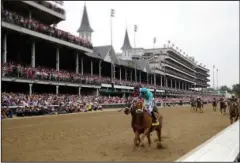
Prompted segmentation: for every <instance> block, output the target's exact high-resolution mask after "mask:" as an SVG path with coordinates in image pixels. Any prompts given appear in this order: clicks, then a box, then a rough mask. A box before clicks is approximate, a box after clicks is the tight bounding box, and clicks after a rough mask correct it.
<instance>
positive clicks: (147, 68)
mask: <svg viewBox="0 0 240 163" xmlns="http://www.w3.org/2000/svg"><path fill="white" fill-rule="evenodd" d="M136 62H137V64H138V67H139V69H140V70H142V71H144V72H151V68H150V66H149V62H148V60H145V59H141V60H137V61H136Z"/></svg>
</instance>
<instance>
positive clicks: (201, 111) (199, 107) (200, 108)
mask: <svg viewBox="0 0 240 163" xmlns="http://www.w3.org/2000/svg"><path fill="white" fill-rule="evenodd" d="M198 109H199V111H200V113H203V101H202V100H201V99H200V98H197V106H196V111H197V110H198Z"/></svg>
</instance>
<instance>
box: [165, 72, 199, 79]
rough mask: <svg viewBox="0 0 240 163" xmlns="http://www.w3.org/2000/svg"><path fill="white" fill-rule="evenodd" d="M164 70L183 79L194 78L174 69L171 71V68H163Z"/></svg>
mask: <svg viewBox="0 0 240 163" xmlns="http://www.w3.org/2000/svg"><path fill="white" fill-rule="evenodd" d="M165 72H166V73H168V74H172V75H174V76H177V77H179V78H183V79H186V80H189V81H193V82H195V79H194V78H191V77H188V76H186V75H182V74H180V73H178V72H176V71H173V70H171V69H165Z"/></svg>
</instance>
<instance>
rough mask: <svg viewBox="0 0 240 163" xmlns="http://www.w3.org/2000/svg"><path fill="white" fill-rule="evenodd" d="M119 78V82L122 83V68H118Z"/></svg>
mask: <svg viewBox="0 0 240 163" xmlns="http://www.w3.org/2000/svg"><path fill="white" fill-rule="evenodd" d="M119 78H120V82H121V81H122V68H121V67H120V68H119Z"/></svg>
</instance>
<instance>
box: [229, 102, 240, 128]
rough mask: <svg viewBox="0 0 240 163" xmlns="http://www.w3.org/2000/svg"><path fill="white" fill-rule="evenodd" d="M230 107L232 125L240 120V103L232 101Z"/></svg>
mask: <svg viewBox="0 0 240 163" xmlns="http://www.w3.org/2000/svg"><path fill="white" fill-rule="evenodd" d="M229 104H230V106H229V119H230V123H231V124H232V123H233V122H236V121H237V120H238V118H239V114H240V112H239V109H240V108H239V107H240V103H239V102H236V101H231V102H230V103H229Z"/></svg>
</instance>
